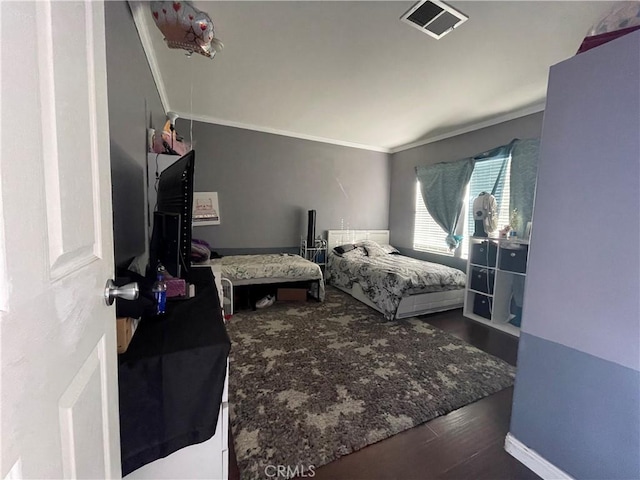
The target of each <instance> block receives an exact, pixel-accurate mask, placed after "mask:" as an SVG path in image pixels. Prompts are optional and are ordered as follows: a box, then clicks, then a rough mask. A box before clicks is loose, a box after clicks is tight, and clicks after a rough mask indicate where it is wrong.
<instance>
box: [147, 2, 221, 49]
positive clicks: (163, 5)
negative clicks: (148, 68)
mask: <svg viewBox="0 0 640 480" xmlns="http://www.w3.org/2000/svg"><path fill="white" fill-rule="evenodd" d="M151 14H152V15H153V20H154V21H155V22H156V25H157V26H158V28H159V29H160V31H161V32H162V33H163V34H164V39H165V41H166V42H167V45H168V46H169V48H182V49H184V50H187V51H188V52H189V53H188V55H189V56H190V55H191V54H192V53H194V52H195V53H199V54H200V55H204V56H205V57H209V58H213V57H214V56H215V54H216V52H219V51H220V50H222V48H223V45H222V42H221V41H220V40H218V39H217V38H216V37H215V36H214V31H213V22H212V21H211V17H209V15H208V14H207V13H205V12H202V11H200V10H198V9H197V8H195V7H194V6H193V5H191V4H190V3H189V2H185V1H180V2H151Z"/></svg>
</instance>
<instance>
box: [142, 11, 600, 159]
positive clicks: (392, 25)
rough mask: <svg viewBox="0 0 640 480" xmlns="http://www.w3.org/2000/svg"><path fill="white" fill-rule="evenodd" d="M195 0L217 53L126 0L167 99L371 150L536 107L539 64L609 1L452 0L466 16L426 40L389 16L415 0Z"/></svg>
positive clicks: (191, 110) (542, 83)
mask: <svg viewBox="0 0 640 480" xmlns="http://www.w3.org/2000/svg"><path fill="white" fill-rule="evenodd" d="M193 3H194V5H195V6H196V7H197V8H200V9H201V10H204V11H206V12H207V13H209V15H210V16H211V18H212V19H213V22H214V25H215V29H216V36H217V37H218V38H220V39H221V40H222V41H223V42H224V45H225V48H224V50H223V51H222V52H221V53H220V54H218V55H216V57H215V59H213V60H209V59H207V58H205V57H202V56H200V55H194V56H193V57H192V58H187V57H186V56H185V54H184V51H182V50H171V49H169V48H168V47H167V46H166V45H165V43H164V41H163V37H162V34H161V32H160V31H159V30H158V29H157V28H156V27H155V24H154V23H153V21H152V18H151V14H150V12H149V10H148V6H147V5H144V6H143V7H142V8H139V7H140V6H139V5H136V4H135V3H133V2H132V7H133V11H134V16H135V18H136V22H137V24H138V29H139V31H140V34H141V38H142V41H143V45H145V50H146V51H147V56H148V57H149V59H150V64H151V67H152V71H153V72H154V75H155V76H156V82H157V84H158V87H159V90H160V93H161V96H162V97H163V102H164V103H165V105H164V106H165V108H167V109H168V110H173V111H176V112H178V113H180V116H181V117H187V118H188V117H192V118H194V119H196V120H205V121H209V122H213V123H219V124H223V125H232V126H239V127H243V128H250V129H255V130H261V131H267V132H273V133H281V134H285V135H291V136H295V137H301V138H310V139H316V140H324V141H330V142H332V143H337V144H343V145H353V146H361V147H364V148H371V149H374V150H381V151H397V150H400V149H402V148H403V147H406V146H408V145H415V144H420V143H426V142H428V141H430V140H434V139H437V138H444V137H446V136H449V135H451V134H454V133H462V132H464V131H469V130H472V129H475V128H478V127H481V126H486V125H490V124H494V123H498V122H500V121H504V120H508V119H511V118H516V117H518V116H522V115H525V114H527V113H533V112H536V111H540V110H542V109H543V107H544V99H545V94H546V83H547V74H548V69H549V66H551V65H553V64H555V63H558V62H560V61H562V60H564V59H566V58H569V57H571V56H573V55H574V54H575V52H576V50H577V48H578V46H579V45H580V43H581V42H582V39H583V38H584V36H585V34H586V32H587V31H588V29H589V27H591V25H592V24H593V23H595V22H597V21H598V20H600V19H601V18H602V17H603V16H604V15H605V14H606V13H607V12H608V11H609V10H610V9H611V7H612V3H611V2H591V1H586V2H583V1H570V2H541V1H531V2H522V1H509V2H506V1H501V2H489V1H474V2H454V1H452V2H450V4H451V5H452V6H454V7H455V8H457V9H458V10H460V11H462V12H463V13H465V14H467V15H468V16H469V20H468V21H467V22H466V23H464V24H463V25H462V26H460V27H459V28H458V29H456V30H455V31H453V32H452V33H450V34H448V35H446V36H445V37H444V38H442V39H441V40H435V39H433V38H431V37H429V36H428V35H425V34H423V33H421V32H419V31H418V30H416V29H415V28H412V27H410V26H408V25H406V24H404V23H402V22H401V21H400V20H399V18H400V16H401V15H402V14H403V13H404V12H405V11H406V10H408V9H409V8H410V7H411V6H412V5H413V3H414V2H405V1H391V2H383V1H373V2H365V1H355V2H347V1H285V2H273V1H261V2H251V1H223V2H193ZM141 19H143V21H144V25H141V24H140V20H141Z"/></svg>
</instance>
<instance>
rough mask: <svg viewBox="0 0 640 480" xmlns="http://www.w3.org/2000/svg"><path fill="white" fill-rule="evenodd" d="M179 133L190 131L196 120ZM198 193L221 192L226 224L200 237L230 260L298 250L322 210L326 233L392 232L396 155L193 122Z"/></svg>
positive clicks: (180, 124) (320, 225)
mask: <svg viewBox="0 0 640 480" xmlns="http://www.w3.org/2000/svg"><path fill="white" fill-rule="evenodd" d="M176 128H177V130H178V132H179V133H181V134H182V135H185V134H188V132H189V121H187V120H181V119H179V120H178V121H177V124H176ZM193 141H194V147H195V148H194V149H195V151H196V174H195V190H196V191H213V192H218V200H219V205H220V222H221V224H220V225H215V226H203V227H195V228H194V229H193V237H194V238H199V239H203V240H206V241H207V242H209V244H210V245H211V247H212V248H213V249H214V250H216V251H218V252H220V253H223V254H230V253H250V252H254V251H255V252H258V251H261V252H267V251H281V250H289V251H295V250H297V247H298V245H299V242H300V236H301V235H303V234H304V232H306V222H307V220H306V218H307V210H316V212H317V226H316V234H317V235H319V234H320V233H324V231H325V230H327V229H339V228H347V227H350V228H357V229H386V228H388V218H389V155H387V154H385V153H379V152H371V151H367V150H360V149H356V148H349V147H341V146H337V145H331V144H327V143H321V142H314V141H309V140H300V139H296V138H290V137H285V136H281V135H273V134H268V133H261V132H256V131H251V130H245V129H240V128H233V127H225V126H221V125H213V124H208V123H203V122H194V123H193Z"/></svg>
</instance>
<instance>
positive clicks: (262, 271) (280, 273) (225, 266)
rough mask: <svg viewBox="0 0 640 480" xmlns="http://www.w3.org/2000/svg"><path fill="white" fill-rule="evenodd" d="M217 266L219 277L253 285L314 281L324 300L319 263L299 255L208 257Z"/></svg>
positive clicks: (319, 297)
mask: <svg viewBox="0 0 640 480" xmlns="http://www.w3.org/2000/svg"><path fill="white" fill-rule="evenodd" d="M212 262H215V263H218V264H219V265H220V266H221V270H222V278H228V279H229V280H230V281H231V282H232V283H233V285H256V284H264V283H286V282H303V281H313V280H316V281H317V282H318V299H319V300H320V301H323V300H324V278H323V275H322V270H321V269H320V266H319V265H318V264H316V263H314V262H310V261H309V260H305V259H304V258H302V257H301V256H300V255H293V254H281V253H275V254H266V255H229V256H226V257H222V258H221V259H217V260H212Z"/></svg>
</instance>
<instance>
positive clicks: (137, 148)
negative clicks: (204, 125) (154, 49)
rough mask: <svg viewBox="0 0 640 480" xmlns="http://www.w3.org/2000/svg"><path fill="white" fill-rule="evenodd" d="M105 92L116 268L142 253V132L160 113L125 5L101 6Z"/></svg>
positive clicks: (159, 118) (159, 125)
mask: <svg viewBox="0 0 640 480" xmlns="http://www.w3.org/2000/svg"><path fill="white" fill-rule="evenodd" d="M105 24H106V37H107V88H108V95H109V134H110V138H111V182H112V193H113V230H114V246H115V259H116V263H117V264H118V263H120V262H122V261H124V260H126V259H128V258H130V257H132V256H134V255H137V254H140V253H143V252H144V251H145V249H146V247H147V240H146V239H147V234H146V225H147V222H146V220H145V215H146V208H145V205H146V200H145V175H146V164H147V163H146V162H147V154H146V139H147V133H146V130H147V127H148V126H155V128H156V129H161V128H162V125H163V124H164V120H165V112H164V109H163V108H162V104H161V102H160V96H159V95H158V90H157V88H156V84H155V82H154V80H153V77H152V75H151V70H150V69H149V64H148V63H147V58H146V56H145V53H144V50H143V49H142V44H141V43H140V38H139V37H138V32H137V30H136V27H135V24H134V23H133V17H132V16H131V11H130V10H129V4H128V3H127V2H105Z"/></svg>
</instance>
